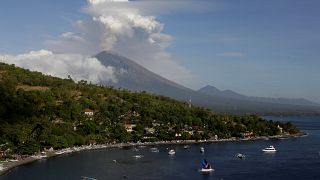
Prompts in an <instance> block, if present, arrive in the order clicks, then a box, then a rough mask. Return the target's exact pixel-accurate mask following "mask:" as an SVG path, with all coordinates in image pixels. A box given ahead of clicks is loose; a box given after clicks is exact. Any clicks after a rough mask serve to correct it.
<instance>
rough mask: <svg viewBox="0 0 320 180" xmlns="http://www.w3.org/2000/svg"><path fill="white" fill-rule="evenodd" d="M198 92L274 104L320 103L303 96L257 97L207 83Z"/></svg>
mask: <svg viewBox="0 0 320 180" xmlns="http://www.w3.org/2000/svg"><path fill="white" fill-rule="evenodd" d="M197 91H198V92H201V93H204V94H207V95H210V96H223V97H229V98H235V99H239V100H248V101H257V102H269V103H275V104H290V105H293V104H294V105H305V106H320V104H318V103H316V102H313V101H310V100H307V99H303V98H283V97H280V98H272V97H257V96H247V95H243V94H240V93H237V92H234V91H232V90H219V89H218V88H216V87H214V86H212V85H207V86H205V87H202V88H200V89H199V90H197Z"/></svg>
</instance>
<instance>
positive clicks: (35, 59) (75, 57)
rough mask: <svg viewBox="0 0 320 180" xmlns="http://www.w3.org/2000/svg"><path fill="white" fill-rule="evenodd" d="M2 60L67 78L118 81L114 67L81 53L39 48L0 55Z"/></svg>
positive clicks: (96, 81) (90, 80)
mask: <svg viewBox="0 0 320 180" xmlns="http://www.w3.org/2000/svg"><path fill="white" fill-rule="evenodd" d="M0 61H1V62H4V63H8V64H15V65H16V66H19V67H23V68H26V69H29V70H32V71H39V72H42V73H44V74H47V75H52V76H56V77H61V78H67V77H68V75H70V76H71V77H72V78H73V79H74V80H75V81H79V80H86V81H89V82H92V83H99V82H100V81H101V80H105V81H111V82H116V81H117V79H116V77H115V75H114V68H113V67H111V66H109V67H105V66H103V65H102V64H101V63H100V61H99V60H97V59H96V58H92V57H88V56H84V55H79V54H54V53H53V52H51V51H48V50H39V51H31V52H29V53H26V54H19V55H0Z"/></svg>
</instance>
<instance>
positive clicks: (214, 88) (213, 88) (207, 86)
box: [199, 85, 220, 91]
mask: <svg viewBox="0 0 320 180" xmlns="http://www.w3.org/2000/svg"><path fill="white" fill-rule="evenodd" d="M200 90H216V91H220V90H219V89H218V88H216V87H214V86H211V85H206V86H205V87H203V88H201V89H199V91H200Z"/></svg>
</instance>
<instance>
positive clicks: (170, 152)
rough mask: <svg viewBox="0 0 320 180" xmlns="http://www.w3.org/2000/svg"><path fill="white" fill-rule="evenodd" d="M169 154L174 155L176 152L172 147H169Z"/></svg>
mask: <svg viewBox="0 0 320 180" xmlns="http://www.w3.org/2000/svg"><path fill="white" fill-rule="evenodd" d="M168 154H169V155H174V154H176V151H174V150H173V149H171V150H170V151H169V152H168Z"/></svg>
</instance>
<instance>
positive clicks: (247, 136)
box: [241, 131, 253, 139]
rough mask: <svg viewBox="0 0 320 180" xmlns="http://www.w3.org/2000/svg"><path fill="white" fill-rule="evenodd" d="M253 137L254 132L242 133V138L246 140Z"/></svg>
mask: <svg viewBox="0 0 320 180" xmlns="http://www.w3.org/2000/svg"><path fill="white" fill-rule="evenodd" d="M252 135H253V132H249V131H246V132H244V133H241V136H242V138H244V139H249V138H251V137H252Z"/></svg>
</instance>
